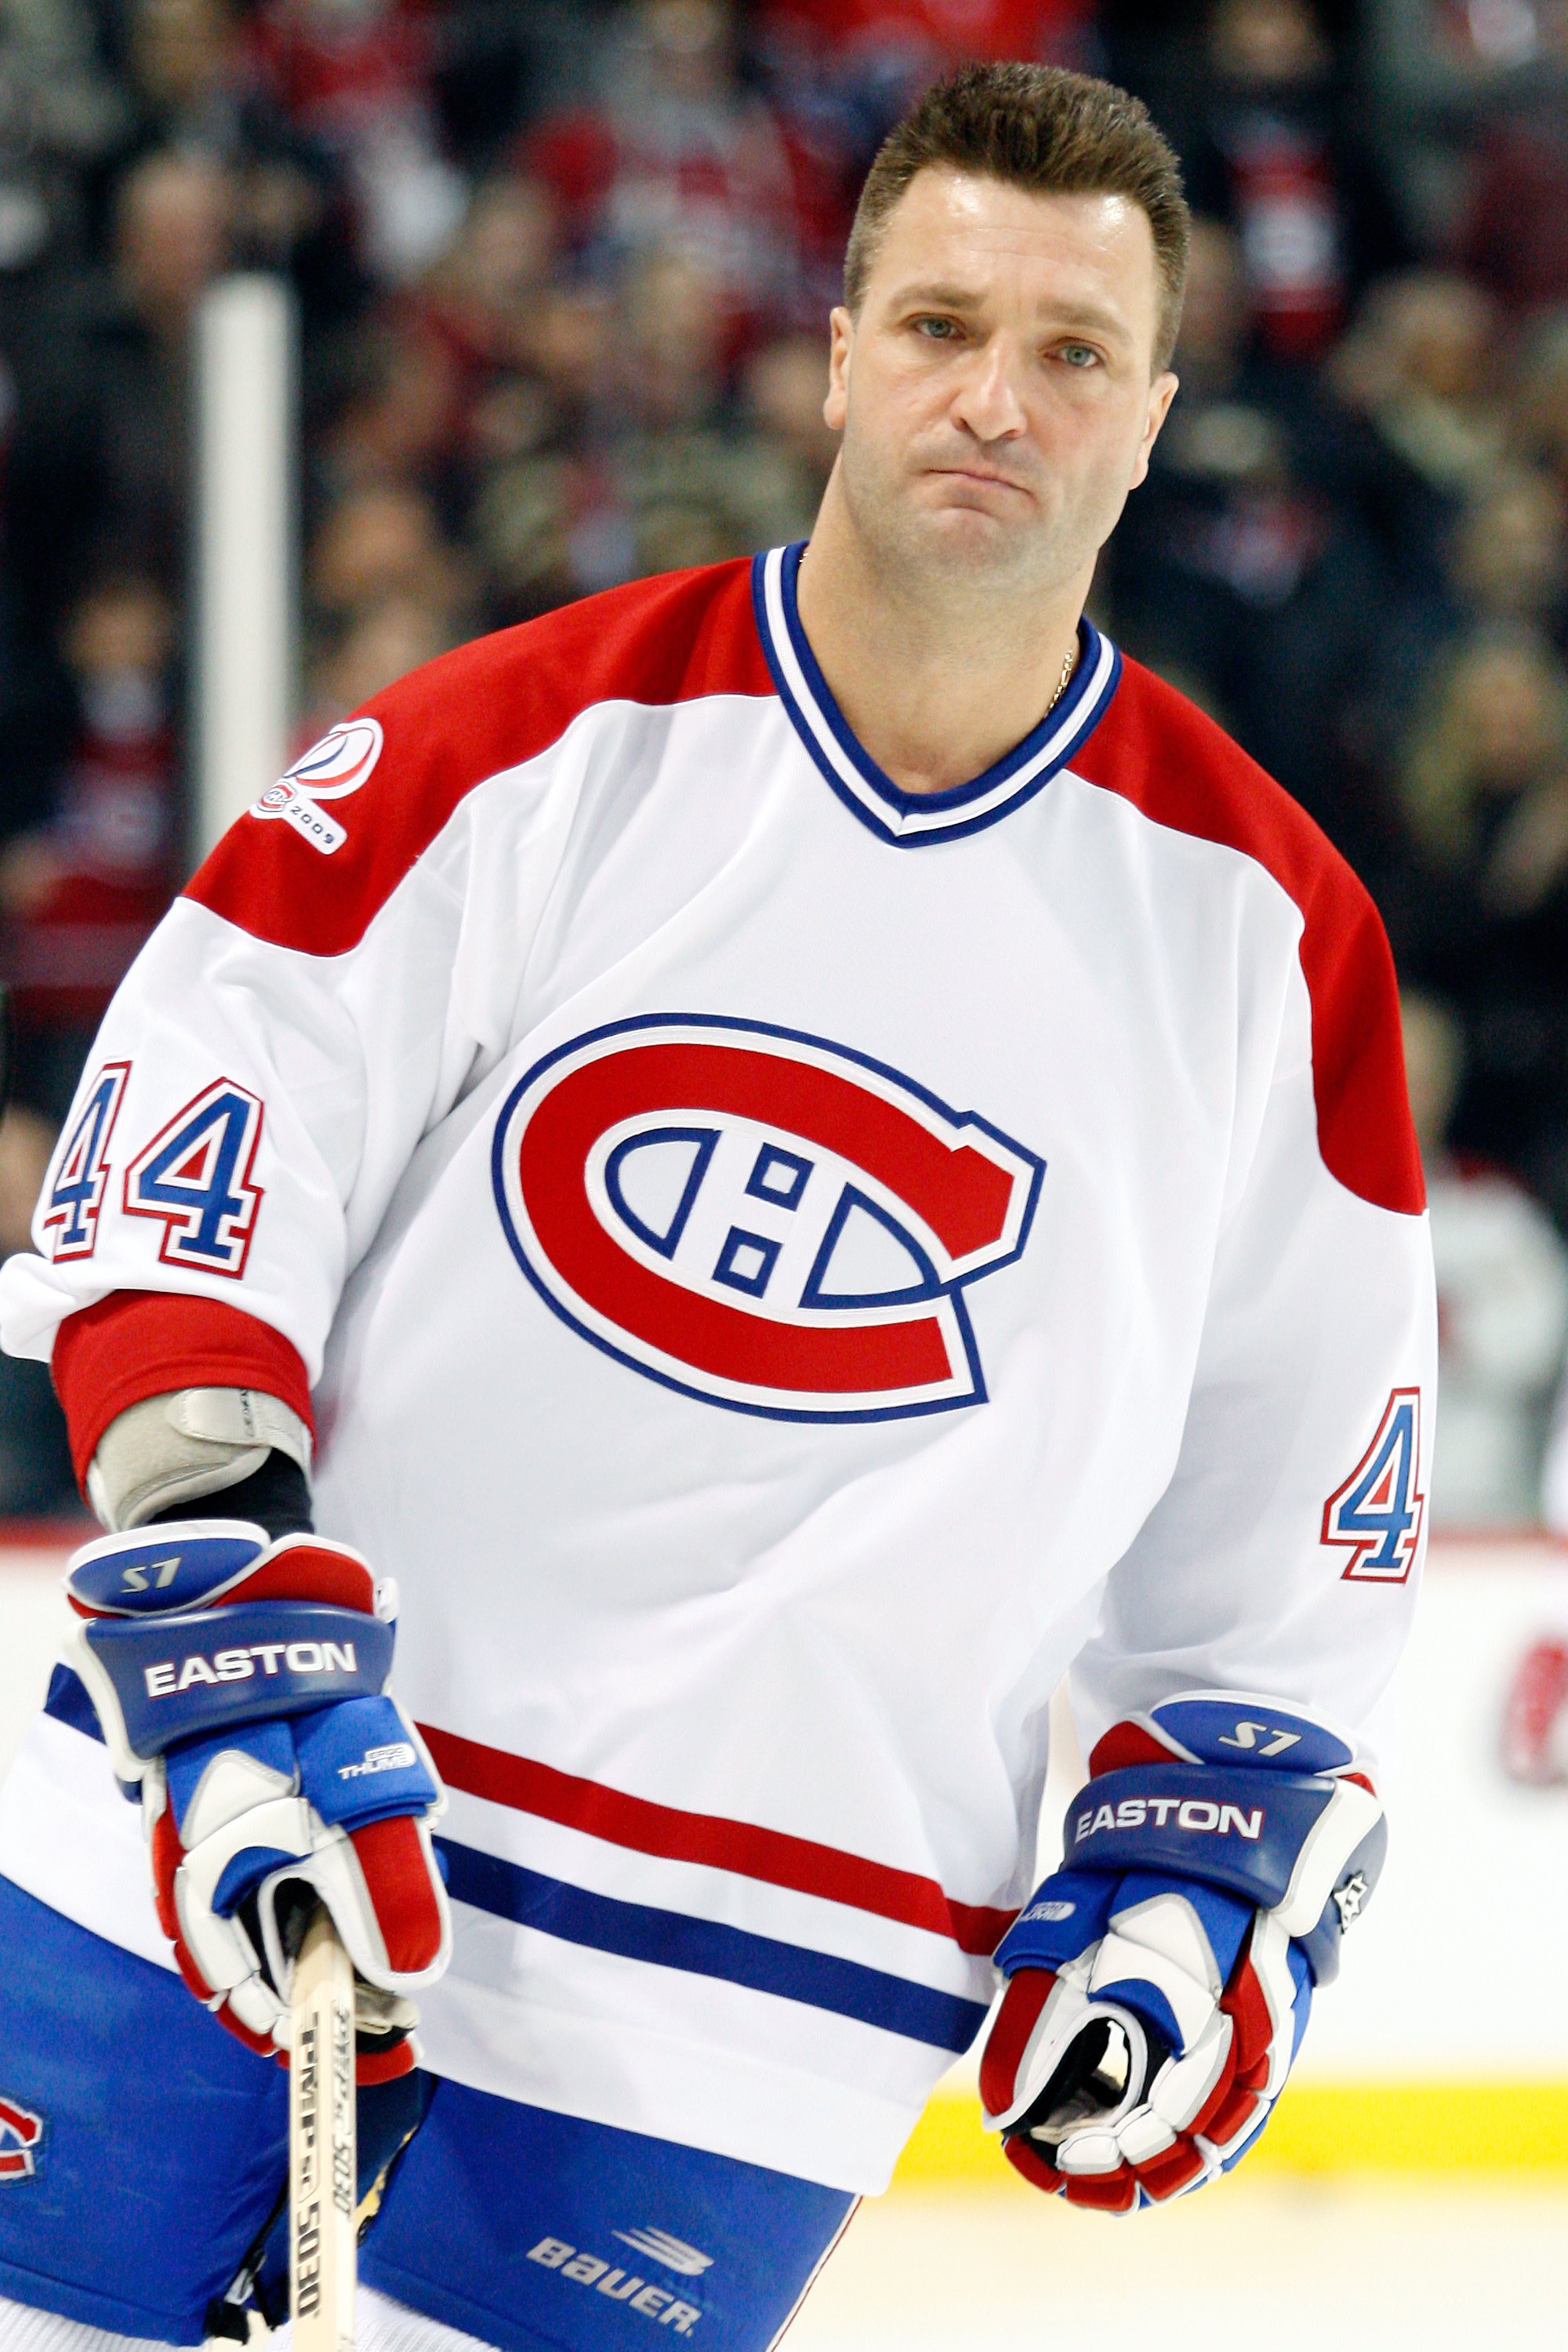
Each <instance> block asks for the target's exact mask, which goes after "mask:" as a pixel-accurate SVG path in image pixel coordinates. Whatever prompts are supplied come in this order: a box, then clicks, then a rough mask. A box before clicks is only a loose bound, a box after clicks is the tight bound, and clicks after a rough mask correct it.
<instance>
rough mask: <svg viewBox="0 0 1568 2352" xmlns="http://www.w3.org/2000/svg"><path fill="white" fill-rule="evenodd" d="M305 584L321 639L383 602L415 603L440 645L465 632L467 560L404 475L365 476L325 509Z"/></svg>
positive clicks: (334, 639) (347, 628)
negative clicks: (367, 478)
mask: <svg viewBox="0 0 1568 2352" xmlns="http://www.w3.org/2000/svg"><path fill="white" fill-rule="evenodd" d="M307 588H308V592H309V606H310V614H311V618H312V621H313V623H314V625H315V628H316V632H317V635H318V639H319V640H320V641H321V643H322V644H323V645H329V646H333V647H336V646H339V645H340V644H341V643H342V641H343V640H344V639H345V638H346V637H347V636H348V635H350V633H351V632H352V631H353V630H354V629H355V628H356V627H357V625H359V624H360V623H361V622H362V621H363V619H364V617H365V616H366V615H367V614H372V613H374V612H376V611H378V610H379V609H380V608H382V607H383V606H384V605H386V604H388V603H389V602H396V603H398V604H405V605H406V604H415V605H417V606H419V607H420V608H422V609H423V611H424V612H425V613H426V614H427V615H428V616H429V625H430V629H431V632H432V633H433V635H434V636H435V638H436V639H437V641H438V642H441V643H443V644H450V643H455V642H456V641H457V640H458V638H459V637H461V636H465V635H471V634H472V626H473V614H472V609H471V607H472V601H473V582H472V574H471V569H470V566H469V563H468V560H467V559H466V557H465V556H464V555H463V554H461V553H460V552H459V551H458V550H457V549H455V548H453V547H452V546H451V545H450V544H449V543H448V541H447V539H446V537H445V535H444V533H443V531H442V530H441V525H440V520H439V518H438V516H437V511H436V508H435V505H434V502H433V501H432V499H430V498H429V497H428V495H427V494H426V492H425V491H424V490H422V489H420V488H417V487H416V485H415V484H413V483H411V482H406V481H404V482H399V481H395V480H389V481H383V482H378V483H367V484H365V485H363V487H361V488H357V489H354V490H351V491H350V492H348V493H347V494H346V495H345V496H344V497H342V499H339V500H338V501H337V502H336V504H335V505H333V506H331V508H329V509H328V511H327V513H326V514H325V515H324V517H323V518H322V520H321V524H320V527H319V528H318V530H317V532H316V535H315V538H314V540H313V541H312V543H311V548H310V563H309V566H308V570H307ZM395 674H396V673H395ZM350 707H351V708H352V705H351V706H350ZM340 715H341V714H340Z"/></svg>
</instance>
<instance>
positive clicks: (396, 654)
mask: <svg viewBox="0 0 1568 2352" xmlns="http://www.w3.org/2000/svg"><path fill="white" fill-rule="evenodd" d="M463 635H464V632H463V631H462V630H461V629H460V628H459V627H458V625H457V624H456V622H455V620H454V618H453V616H452V614H451V613H450V611H449V609H445V608H443V606H442V605H441V604H438V603H433V602H432V601H431V600H430V599H429V598H427V597H425V596H420V595H413V594H410V593H408V591H407V590H393V591H388V592H387V593H384V594H383V595H380V596H378V597H377V598H375V599H374V602H371V603H368V604H362V605H359V606H357V607H356V608H355V609H354V611H353V613H352V614H350V616H349V617H348V619H347V620H346V622H345V623H344V624H343V625H342V627H341V629H340V630H338V631H337V632H335V633H332V634H330V635H329V634H328V633H325V632H323V633H322V634H321V637H320V638H319V639H318V650H317V656H316V659H315V661H314V663H313V665H312V667H311V676H310V692H309V695H308V697H307V706H306V717H305V719H304V720H303V721H302V723H301V725H300V728H299V729H298V730H297V732H296V739H295V740H296V744H297V747H298V749H299V750H300V751H305V750H308V749H309V747H310V744H312V743H314V742H316V741H317V740H319V739H320V738H321V736H322V735H324V734H325V733H326V731H327V730H328V728H329V727H335V726H336V725H337V723H338V721H339V719H346V718H347V717H348V715H349V713H350V712H351V711H353V710H357V709H359V707H360V705H361V704H362V703H363V702H368V701H369V700H370V698H371V696H372V695H373V694H380V693H381V691H382V689H383V688H384V687H388V686H391V685H392V684H393V683H394V682H395V679H397V678H400V677H404V676H405V675H406V673H407V672H408V671H409V670H411V669H417V668H418V667H419V665H420V663H421V662H427V661H434V660H435V658H436V656H437V654H444V653H448V652H450V650H451V648H452V647H453V646H455V645H458V643H460V642H461V639H462V636H463Z"/></svg>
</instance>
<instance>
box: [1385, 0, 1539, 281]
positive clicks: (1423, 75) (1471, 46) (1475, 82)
mask: <svg viewBox="0 0 1568 2352" xmlns="http://www.w3.org/2000/svg"><path fill="white" fill-rule="evenodd" d="M1362 17H1363V58H1364V65H1365V76H1364V79H1365V86H1366V90H1367V95H1368V96H1369V98H1370V99H1371V100H1372V102H1373V106H1374V108H1375V110H1376V113H1377V115H1378V117H1379V130H1378V136H1379V144H1380V146H1381V147H1382V149H1383V151H1384V153H1386V154H1387V155H1388V156H1389V158H1390V159H1391V163H1392V166H1393V169H1392V173H1391V176H1392V180H1393V184H1394V189H1395V191H1396V193H1397V195H1398V198H1399V202H1400V205H1401V208H1402V211H1403V213H1404V216H1405V223H1406V226H1407V227H1408V229H1409V231H1410V233H1411V234H1412V236H1414V237H1415V241H1416V243H1417V244H1418V245H1419V246H1420V247H1422V249H1423V250H1424V251H1426V253H1428V254H1432V255H1447V256H1451V255H1452V254H1453V253H1454V252H1455V250H1456V248H1457V247H1458V244H1459V241H1460V239H1461V237H1462V236H1463V233H1464V226H1465V223H1466V221H1467V219H1468V217H1469V215H1470V214H1471V212H1472V210H1473V205H1474V189H1475V181H1476V162H1477V157H1478V152H1479V145H1480V132H1481V126H1482V123H1483V121H1485V119H1486V116H1487V114H1488V111H1489V108H1490V106H1491V105H1492V103H1493V101H1494V100H1496V99H1498V98H1500V97H1501V96H1503V95H1505V94H1506V92H1507V89H1508V86H1509V83H1510V79H1511V78H1512V77H1514V76H1515V75H1516V74H1517V73H1518V72H1519V70H1520V68H1521V67H1528V66H1529V65H1530V63H1531V59H1532V58H1534V57H1535V56H1536V54H1537V51H1538V48H1539V47H1540V39H1541V26H1540V21H1539V18H1538V16H1537V11H1536V8H1535V5H1534V0H1364V5H1363V9H1362Z"/></svg>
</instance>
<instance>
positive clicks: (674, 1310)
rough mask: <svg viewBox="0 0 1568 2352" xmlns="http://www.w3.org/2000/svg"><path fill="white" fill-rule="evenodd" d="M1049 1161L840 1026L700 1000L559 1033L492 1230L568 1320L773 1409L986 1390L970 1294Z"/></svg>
mask: <svg viewBox="0 0 1568 2352" xmlns="http://www.w3.org/2000/svg"><path fill="white" fill-rule="evenodd" d="M1044 1173H1045V1162H1044V1161H1043V1160H1040V1159H1039V1158H1038V1157H1037V1155H1036V1154H1035V1153H1034V1152H1032V1151H1029V1150H1026V1148H1025V1147H1024V1146H1023V1145H1022V1144H1018V1143H1015V1142H1013V1141H1012V1140H1011V1139H1009V1138H1008V1137H1006V1136H1005V1135H1003V1134H1002V1133H1001V1132H1000V1130H999V1129H996V1128H994V1127H992V1126H991V1125H990V1124H989V1123H988V1122H987V1121H986V1120H984V1119H983V1118H977V1117H976V1116H975V1115H974V1114H973V1112H963V1111H955V1110H950V1109H949V1108H948V1107H947V1105H946V1104H945V1103H942V1102H939V1101H938V1100H937V1098H936V1097H935V1096H934V1095H931V1094H930V1093H928V1092H927V1091H926V1089H925V1088H924V1087H920V1086H917V1085H916V1084H915V1083H914V1081H913V1080H912V1079H910V1078H906V1077H901V1076H900V1075H899V1074H898V1072H897V1071H894V1070H889V1069H887V1068H885V1067H884V1066H882V1065H881V1064H879V1063H877V1062H872V1061H870V1060H868V1058H867V1057H866V1056H865V1055H860V1054H857V1053H855V1052H853V1051H852V1050H851V1049H850V1048H848V1047H847V1046H843V1045H829V1044H828V1043H826V1040H824V1039H822V1038H820V1037H807V1036H802V1035H799V1034H796V1033H795V1032H794V1031H791V1030H786V1029H775V1028H770V1027H766V1026H763V1024H759V1023H752V1022H746V1021H731V1020H721V1019H718V1018H704V1017H701V1016H696V1017H688V1018H673V1017H672V1018H669V1019H664V1018H660V1017H658V1016H648V1017H645V1018H643V1019H639V1020H635V1021H625V1022H617V1023H616V1024H614V1025H613V1026H611V1027H609V1028H605V1029H597V1030H595V1031H593V1032H592V1033H591V1034H589V1035H587V1036H584V1037H579V1038H575V1039H574V1041H573V1042H572V1043H571V1044H570V1045H563V1046H562V1047H561V1048H560V1049H559V1050H558V1051H557V1052H555V1053H553V1054H552V1055H549V1056H547V1058H546V1059H545V1060H544V1061H542V1062H540V1063H537V1064H536V1065H535V1066H534V1067H533V1068H532V1069H531V1070H530V1071H529V1073H528V1075H527V1076H526V1077H524V1078H523V1079H522V1080H521V1084H520V1085H519V1086H518V1087H516V1089H515V1090H514V1091H513V1093H512V1094H511V1095H510V1097H509V1098H508V1101H507V1103H506V1105H505V1107H504V1108H503V1109H502V1112H501V1115H500V1119H499V1121H498V1122H497V1126H496V1131H495V1150H494V1174H495V1188H496V1199H497V1202H498V1203H499V1205H500V1214H501V1220H502V1223H503V1224H504V1226H505V1228H506V1234H507V1238H508V1240H509V1241H510V1244H511V1246H512V1248H513V1250H514V1251H515V1253H516V1255H517V1257H518V1259H519V1262H520V1263H521V1266H522V1269H523V1271H524V1273H525V1274H526V1275H527V1276H528V1277H529V1280H530V1281H531V1283H532V1284H533V1285H534V1286H535V1287H536V1289H538V1290H539V1291H540V1292H541V1293H542V1296H543V1297H544V1298H545V1300H546V1301H547V1303H548V1304H549V1305H550V1306H551V1307H553V1308H554V1310H555V1312H556V1313H557V1314H558V1315H559V1316H561V1317H562V1318H563V1320H564V1321H565V1322H567V1323H569V1324H571V1326H572V1327H573V1328H574V1330H577V1331H579V1332H581V1333H582V1334H583V1335H584V1338H586V1339H592V1340H594V1341H595V1344H596V1345H598V1346H599V1347H601V1348H604V1349H605V1350H606V1351H607V1352H608V1353H609V1354H611V1355H612V1356H615V1357H617V1358H618V1359H619V1360H620V1361H621V1362H622V1363H625V1364H629V1365H630V1366H632V1368H633V1369H634V1370H637V1371H639V1372H644V1373H646V1374H647V1376H648V1377H649V1378H650V1379H653V1380H658V1381H664V1382H666V1383H667V1384H668V1386H670V1387H672V1388H677V1389H680V1390H682V1391H685V1393H686V1394H688V1395H689V1396H698V1397H701V1398H703V1399H705V1400H706V1401H707V1402H709V1403H710V1404H719V1405H725V1406H728V1407H730V1408H731V1410H733V1411H736V1412H756V1413H765V1414H768V1415H771V1416H773V1417H775V1418H778V1419H782V1420H789V1421H872V1420H889V1419H893V1418H896V1417H899V1416H901V1415H905V1414H910V1413H921V1412H941V1411H943V1410H946V1409H951V1408H952V1407H954V1406H959V1405H969V1404H978V1403H981V1402H984V1397H985V1385H984V1373H983V1370H982V1366H981V1361H980V1356H979V1352H978V1350H977V1349H976V1346H975V1340H974V1334H973V1328H972V1327H971V1324H970V1319H969V1316H968V1313H967V1311H966V1308H965V1305H964V1297H963V1293H964V1290H965V1288H966V1286H968V1285H969V1284H970V1283H972V1282H974V1281H976V1280H978V1279H979V1277H980V1276H983V1275H987V1274H992V1273H994V1271H995V1270H996V1268H997V1267H998V1266H1003V1265H1009V1264H1010V1263H1011V1262H1012V1261H1013V1260H1014V1259H1015V1258H1016V1257H1017V1256H1018V1255H1019V1254H1020V1252H1021V1251H1022V1249H1023V1247H1024V1244H1025V1243H1026V1240H1027V1238H1028V1232H1029V1224H1030V1221H1031V1219H1032V1217H1033V1215H1034V1211H1035V1202H1036V1200H1037V1196H1038V1193H1039V1188H1040V1180H1041V1178H1042V1176H1043V1175H1044Z"/></svg>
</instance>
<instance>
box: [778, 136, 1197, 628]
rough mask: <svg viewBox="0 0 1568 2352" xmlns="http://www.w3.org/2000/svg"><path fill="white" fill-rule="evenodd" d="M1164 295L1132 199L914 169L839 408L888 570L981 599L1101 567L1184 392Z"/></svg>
mask: <svg viewBox="0 0 1568 2352" xmlns="http://www.w3.org/2000/svg"><path fill="white" fill-rule="evenodd" d="M1159 298H1160V283H1159V276H1158V271H1157V269H1156V266H1155V258H1154V241H1153V236H1152V231H1151V229H1150V226H1149V221H1148V217H1147V215H1145V214H1144V213H1143V212H1142V210H1141V209H1140V208H1139V207H1138V206H1137V205H1131V204H1129V203H1127V202H1126V201H1125V199H1124V198H1122V197H1120V196H1110V195H1083V196H1057V195H1035V194H1030V193H1029V192H1028V191H1027V190H1025V189H1022V188H1015V187H1009V186H1006V185H1005V184H1003V183H1002V182H1001V181H999V180H993V179H990V178H986V177H984V176H982V175H980V174H974V173H960V172H952V171H947V170H936V169H928V170H926V171H923V172H921V173H917V174H916V176H915V178H914V179H913V180H912V181H911V182H910V186H909V188H908V189H907V190H906V192H905V194H903V196H902V197H901V198H900V201H899V203H898V205H896V206H895V208H894V210H893V212H892V214H891V215H890V216H889V220H888V222H887V224H886V226H885V229H884V232H883V237H882V243H881V247H880V248H879V251H878V254H877V257H876V259H875V262H874V263H873V265H872V268H871V272H870V275H869V278H868V281H867V285H866V289H865V293H864V296H863V298H862V300H861V304H860V310H859V313H858V316H857V317H855V318H851V316H850V314H849V312H848V311H847V310H836V311H835V312H834V314H833V350H832V360H831V378H830V385H829V390H828V395H827V402H826V409H825V411H824V413H825V415H826V419H827V422H828V424H829V425H833V426H834V427H835V428H836V429H838V430H841V431H842V432H843V435H844V443H843V449H842V453H841V457H840V465H841V467H842V485H843V489H844V494H845V497H846V499H847V503H848V507H849V510H850V515H851V518H852V520H853V521H854V524H855V526H856V529H857V531H858V535H859V536H860V538H861V539H862V541H864V542H865V543H866V545H867V546H868V550H869V551H870V552H871V553H872V554H873V556H874V557H875V558H876V559H878V560H879V561H880V562H883V563H885V564H889V563H890V564H892V565H895V566H896V567H897V568H898V569H899V570H900V572H904V573H905V574H906V575H909V574H913V575H919V576H921V577H925V578H928V579H931V580H932V581H933V582H935V581H936V580H939V579H945V580H949V581H955V582H962V581H968V582H970V583H972V584H973V586H974V587H976V588H977V589H978V588H984V587H990V588H1003V587H1013V588H1017V589H1020V590H1035V591H1041V590H1049V589H1053V588H1057V587H1060V586H1062V585H1064V584H1065V583H1068V582H1069V581H1071V580H1073V579H1074V578H1076V577H1078V576H1079V575H1080V574H1083V573H1085V572H1087V571H1088V570H1089V568H1090V567H1091V566H1092V564H1093V561H1094V558H1095V555H1096V554H1097V552H1098V551H1099V550H1100V547H1101V546H1102V545H1103V544H1104V542H1105V541H1106V540H1107V539H1108V538H1109V537H1110V532H1111V530H1113V528H1114V527H1115V523H1116V520H1117V517H1118V516H1119V515H1120V514H1121V509H1122V505H1123V503H1124V502H1125V499H1126V497H1127V493H1128V491H1129V490H1130V489H1131V488H1134V487H1135V485H1136V484H1137V483H1139V482H1141V481H1142V479H1143V477H1144V474H1145V473H1146V472H1147V470H1148V461H1149V452H1150V450H1151V448H1152V446H1153V443H1154V436H1155V435H1156V434H1157V433H1158V431H1159V429H1160V426H1161V425H1162V424H1163V421H1164V416H1165V412H1166V410H1167V409H1168V407H1169V406H1170V404H1171V397H1172V394H1173V393H1174V391H1175V388H1176V380H1175V378H1174V376H1173V375H1171V374H1169V373H1165V374H1161V375H1159V376H1155V375H1154V373H1153V352H1154V341H1155V336H1156V333H1157V331H1158V325H1159Z"/></svg>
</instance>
